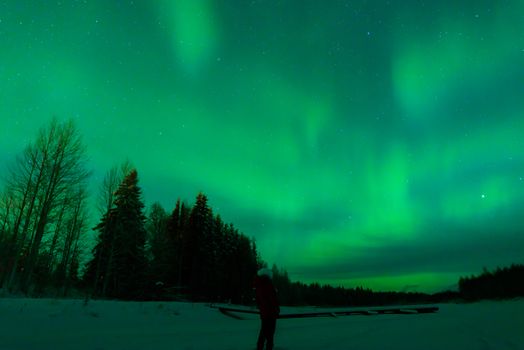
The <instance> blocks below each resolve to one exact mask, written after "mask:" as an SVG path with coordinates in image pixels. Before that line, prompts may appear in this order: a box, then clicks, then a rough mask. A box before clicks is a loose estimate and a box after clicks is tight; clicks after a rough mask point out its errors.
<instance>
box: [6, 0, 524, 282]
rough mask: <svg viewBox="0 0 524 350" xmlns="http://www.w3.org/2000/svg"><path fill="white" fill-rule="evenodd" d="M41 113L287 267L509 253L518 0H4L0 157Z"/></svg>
mask: <svg viewBox="0 0 524 350" xmlns="http://www.w3.org/2000/svg"><path fill="white" fill-rule="evenodd" d="M53 116H56V117H58V118H59V119H68V118H74V119H75V120H76V123H77V126H78V128H79V130H80V132H81V134H82V135H83V136H84V141H85V143H86V145H87V147H88V154H89V157H90V165H91V166H92V168H93V171H94V176H93V177H92V184H91V188H92V193H93V196H92V197H93V202H94V197H95V194H96V189H97V187H98V185H99V183H100V182H101V179H102V178H103V176H104V174H105V172H106V171H107V170H108V169H109V168H111V167H112V166H114V165H116V164H119V163H121V162H123V161H124V160H126V159H129V160H131V162H132V163H133V164H134V165H135V166H136V167H137V169H138V172H139V176H140V183H141V186H142V189H143V193H144V199H145V201H146V204H147V205H150V204H152V203H153V202H154V201H159V202H160V203H161V204H162V205H163V206H164V207H165V208H166V209H167V210H169V211H170V210H171V209H172V208H173V207H174V205H175V202H176V199H177V198H178V197H181V198H182V199H185V200H187V201H188V203H193V201H194V198H195V196H196V194H197V193H198V192H199V191H203V192H204V193H206V194H207V195H208V197H209V204H210V205H211V206H212V208H213V210H214V212H215V213H219V214H220V215H221V216H222V218H223V219H224V221H226V222H233V223H234V224H235V226H236V227H237V228H239V230H241V231H242V232H244V233H245V234H246V235H248V236H252V237H255V238H256V240H257V244H258V247H259V250H260V252H261V254H262V257H263V258H264V259H265V260H266V261H268V262H269V263H271V264H272V263H276V264H278V265H279V266H281V267H285V268H286V269H287V270H288V272H289V274H290V277H291V278H292V279H294V280H302V281H304V282H311V281H319V282H321V283H331V284H334V285H344V286H347V287H354V286H358V285H363V286H365V287H371V288H373V289H378V290H400V291H402V290H404V291H406V290H409V291H426V292H433V291H438V290H442V289H445V288H450V287H453V286H454V285H455V284H456V282H457V281H458V278H459V277H460V276H464V275H470V274H473V273H479V272H481V271H482V268H483V267H487V268H490V269H491V268H494V267H496V266H505V265H508V264H511V263H522V262H524V1H522V0H498V1H495V0H491V1H487V0H476V1H456V0H442V1H430V0H429V1H420V0H417V1H415V0H398V1H394V0H392V1H371V0H367V1H366V0H357V1H317V0H294V1H292V0H286V1H277V0H274V1H269V0H267V1H247V0H229V1H228V0H223V1H219V0H216V1H211V0H209V1H206V0H172V1H171V0H158V1H153V0H151V1H146V0H142V1H140V0H135V1H130V0H126V1H124V0H122V1H117V0H99V1H87V0H86V1H67V0H64V1H33V0H12V1H5V0H0V121H1V124H0V175H2V176H4V175H5V174H6V169H7V164H8V162H10V161H13V160H14V158H15V156H16V155H17V154H19V153H20V152H21V151H22V149H23V147H24V146H25V145H26V144H27V143H28V142H29V141H30V140H32V139H34V137H35V136H36V132H37V130H38V128H40V127H41V126H42V125H45V124H46V123H47V122H48V121H49V120H50V119H51V118H52V117H53ZM93 212H94V210H93ZM95 219H96V217H95ZM92 234H93V233H90V235H92Z"/></svg>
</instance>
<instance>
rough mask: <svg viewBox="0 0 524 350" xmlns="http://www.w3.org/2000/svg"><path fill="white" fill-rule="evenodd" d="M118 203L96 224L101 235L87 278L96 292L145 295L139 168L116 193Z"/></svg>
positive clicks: (125, 179)
mask: <svg viewBox="0 0 524 350" xmlns="http://www.w3.org/2000/svg"><path fill="white" fill-rule="evenodd" d="M114 203H115V206H114V207H113V208H111V209H109V210H108V212H107V213H106V215H104V217H103V218H102V221H101V222H100V224H99V225H98V226H97V227H96V228H95V229H96V230H97V231H99V238H98V243H97V245H96V246H95V248H94V253H93V260H92V261H91V262H90V263H89V267H88V271H87V273H86V278H87V279H88V280H89V279H91V282H92V283H93V289H94V294H95V295H100V296H102V297H115V298H122V299H140V298H144V297H145V295H144V293H145V291H146V288H147V279H146V272H147V259H146V252H145V243H146V230H145V227H144V223H145V216H144V214H143V209H144V204H143V203H142V199H141V190H140V188H139V187H138V175H137V172H136V170H132V171H131V172H130V173H129V174H128V175H127V176H126V177H125V178H124V180H123V181H122V183H121V184H120V186H119V188H118V190H117V191H116V193H115V201H114Z"/></svg>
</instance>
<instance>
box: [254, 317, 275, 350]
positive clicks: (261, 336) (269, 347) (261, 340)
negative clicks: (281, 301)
mask: <svg viewBox="0 0 524 350" xmlns="http://www.w3.org/2000/svg"><path fill="white" fill-rule="evenodd" d="M261 321H262V324H261V326H260V333H258V342H257V350H263V349H264V344H266V350H273V337H274V336H275V329H276V327H277V319H276V318H263V319H261Z"/></svg>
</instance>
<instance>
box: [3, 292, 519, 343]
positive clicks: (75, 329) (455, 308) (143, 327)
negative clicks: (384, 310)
mask: <svg viewBox="0 0 524 350" xmlns="http://www.w3.org/2000/svg"><path fill="white" fill-rule="evenodd" d="M438 306H439V307H440V311H438V312H437V313H435V314H419V315H376V316H345V317H337V318H309V319H288V320H279V321H278V324H277V332H276V336H275V349H277V350H284V349H286V350H288V349H289V350H291V349H297V350H298V349H300V350H304V349H359V350H366V349H381V350H384V349H403V350H406V349H423V350H430V349H448V350H449V349H460V350H466V349H467V350H469V349H482V350H484V349H524V300H517V301H504V302H482V303H474V304H442V305H438ZM307 311H311V309H300V308H299V309H286V308H283V312H286V313H287V312H307ZM247 317H248V318H247V319H244V320H236V319H233V318H230V317H227V316H225V315H222V314H221V313H219V312H218V311H217V310H216V309H211V308H209V307H207V306H206V305H204V304H191V303H175V302H148V303H135V302H110V301H90V302H89V304H88V305H87V306H84V304H83V301H82V300H52V299H8V298H6V299H0V350H24V349H36V350H44V349H50V350H51V349H52V350H63V349H74V350H83V349H89V350H119V349H126V350H134V349H140V350H146V349H173V350H174V349H208V350H211V349H212V350H219V349H224V350H225V349H239V350H240V349H241V350H252V349H255V342H256V337H257V333H258V327H259V323H258V322H259V321H258V319H256V318H255V317H253V316H247Z"/></svg>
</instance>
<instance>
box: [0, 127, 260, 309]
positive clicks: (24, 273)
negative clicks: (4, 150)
mask: <svg viewBox="0 0 524 350" xmlns="http://www.w3.org/2000/svg"><path fill="white" fill-rule="evenodd" d="M90 175H91V172H90V171H89V170H88V168H87V156H86V148H85V146H84V144H83V142H82V138H81V136H80V134H79V133H78V131H77V129H76V127H75V125H74V123H73V122H72V121H67V122H60V121H58V120H56V119H54V120H52V121H51V122H50V123H49V124H48V125H46V126H45V127H43V128H41V129H40V130H39V132H38V135H37V137H36V140H35V141H34V142H30V143H29V145H28V146H27V147H26V148H25V149H24V151H23V152H22V154H21V155H20V156H18V157H17V158H16V160H15V162H14V163H13V164H12V165H11V166H10V167H9V171H8V174H7V177H6V181H5V184H4V187H3V189H2V192H1V195H0V289H3V290H7V291H9V292H10V293H14V294H17V293H22V294H25V295H31V296H38V295H48V296H50V295H54V296H67V295H68V294H69V293H70V292H71V291H72V288H73V289H74V290H75V291H76V292H77V294H78V291H82V292H83V293H86V295H88V296H93V297H97V298H118V299H141V300H147V299H155V298H156V299H158V298H185V299H191V300H212V301H232V302H238V303H240V302H244V303H247V302H249V300H250V299H251V289H252V278H253V276H254V275H255V274H256V271H257V269H258V268H259V267H261V266H263V265H264V263H263V262H262V260H261V259H260V257H259V255H258V252H257V248H256V244H255V241H254V240H253V239H250V238H248V237H247V236H246V235H244V234H243V233H241V232H239V231H238V229H236V228H235V227H234V226H233V224H230V223H225V222H224V221H223V220H222V218H221V217H220V216H219V215H215V214H214V213H213V211H212V209H211V208H210V207H209V205H208V203H207V202H208V200H207V197H206V196H205V195H204V194H203V193H200V194H198V196H197V198H196V202H195V204H194V205H193V206H190V205H188V204H187V203H185V202H182V201H181V200H180V199H179V200H178V201H177V202H176V206H175V208H174V209H173V210H172V212H171V213H170V214H167V213H166V211H165V210H164V209H163V208H162V207H161V206H160V204H158V203H155V204H153V205H152V206H151V210H150V212H149V213H148V215H146V213H145V209H144V208H145V205H144V203H143V200H142V197H141V189H140V186H139V184H138V173H137V171H136V169H133V167H132V166H131V164H130V163H129V162H125V163H124V164H123V165H122V166H120V167H114V168H112V169H110V170H109V171H108V173H107V174H106V176H105V178H104V180H103V182H102V184H101V186H100V189H99V193H98V198H97V208H98V211H99V214H100V217H101V218H100V221H99V223H98V224H97V225H96V226H95V227H94V228H93V227H92V224H91V222H90V220H89V218H90V215H89V212H88V207H89V205H88V195H87V193H88V190H87V182H88V178H89V176H90ZM93 230H94V232H95V235H96V245H95V247H94V249H93V250H92V252H89V251H88V249H87V245H88V241H89V236H90V233H91V232H92V231H93ZM90 253H91V258H89V259H87V263H86V264H85V266H81V265H82V264H81V261H82V260H83V259H82V258H83V257H85V256H89V255H90ZM84 260H85V259H84Z"/></svg>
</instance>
